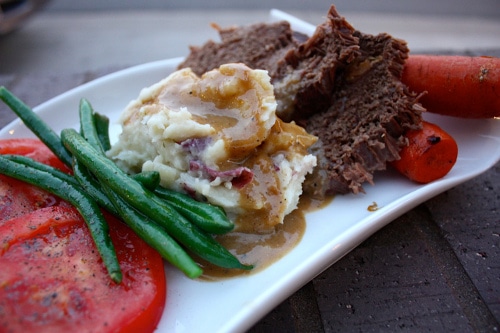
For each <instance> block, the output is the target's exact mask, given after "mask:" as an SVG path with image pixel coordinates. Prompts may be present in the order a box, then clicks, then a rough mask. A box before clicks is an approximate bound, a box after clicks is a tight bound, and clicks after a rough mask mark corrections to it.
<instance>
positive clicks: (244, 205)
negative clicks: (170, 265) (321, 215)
mask: <svg viewBox="0 0 500 333" xmlns="http://www.w3.org/2000/svg"><path fill="white" fill-rule="evenodd" d="M275 111H276V101H275V96H274V91H273V86H272V85H271V83H270V78H269V76H268V75H267V73H266V72H265V71H263V70H252V69H250V68H248V67H247V66H245V65H243V64H225V65H222V66H220V67H219V68H216V69H214V70H211V71H209V72H207V73H205V74H204V75H203V76H201V77H199V76H197V75H195V74H194V73H193V72H192V71H191V70H190V69H183V70H179V71H176V72H174V73H172V74H171V75H169V76H168V77H167V78H165V79H164V80H162V81H160V82H158V83H156V84H154V85H152V86H150V87H148V88H145V89H143V90H142V91H141V93H140V95H139V97H138V98H137V99H136V100H134V101H132V102H131V103H130V104H129V105H128V106H127V108H126V110H125V111H124V113H123V114H122V115H121V120H120V122H121V124H122V132H121V134H120V136H119V140H118V142H117V143H115V144H114V145H113V146H112V147H111V149H110V150H109V151H108V153H107V154H108V156H109V157H110V158H111V159H112V160H113V161H115V163H116V164H117V165H118V166H120V167H121V168H122V169H123V170H125V171H126V172H128V173H138V172H141V171H158V172H159V173H160V178H161V181H160V184H161V185H162V186H163V187H166V188H170V189H173V190H176V191H180V192H184V193H188V194H190V195H193V196H195V197H198V198H199V199H200V200H206V201H208V202H209V203H212V204H215V205H218V206H220V207H222V208H224V210H225V211H226V213H227V214H228V215H229V217H230V218H231V219H232V220H234V221H235V223H236V229H237V230H239V231H243V230H245V231H249V232H269V231H271V230H272V229H273V228H274V226H276V225H278V224H281V223H282V222H283V219H284V217H285V216H286V215H287V214H289V213H290V212H291V211H293V210H294V209H296V207H297V203H298V200H299V196H300V194H301V193H302V182H303V181H304V178H305V175H306V174H308V173H310V172H311V171H312V170H313V168H314V166H315V165H316V157H315V156H313V155H312V154H309V153H308V152H307V149H308V148H309V147H310V146H311V145H312V144H313V143H314V142H315V141H316V138H315V137H314V136H312V135H310V134H308V133H306V132H305V131H304V129H303V128H301V127H299V126H297V125H296V124H294V123H285V122H283V121H281V120H280V119H279V118H277V117H276V113H275Z"/></svg>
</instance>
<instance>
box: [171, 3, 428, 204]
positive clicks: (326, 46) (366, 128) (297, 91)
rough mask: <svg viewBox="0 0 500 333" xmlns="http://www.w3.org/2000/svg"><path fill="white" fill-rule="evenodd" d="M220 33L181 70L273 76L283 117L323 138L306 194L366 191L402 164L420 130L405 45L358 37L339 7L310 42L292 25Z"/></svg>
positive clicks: (380, 37) (390, 39) (385, 36)
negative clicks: (408, 141) (226, 69)
mask: <svg viewBox="0 0 500 333" xmlns="http://www.w3.org/2000/svg"><path fill="white" fill-rule="evenodd" d="M218 30H219V34H220V36H221V42H220V43H216V42H213V41H209V42H207V43H206V44H205V45H203V46H201V47H192V48H191V53H190V55H189V56H188V57H187V58H186V60H185V61H184V62H183V63H182V64H181V65H180V66H179V67H180V68H184V67H191V68H192V69H193V70H194V71H195V73H197V74H198V75H201V74H203V73H204V72H206V71H208V70H211V69H213V68H216V67H218V66H220V65H221V64H224V63H228V62H243V63H245V64H246V65H248V66H249V67H252V68H259V69H266V70H268V72H269V74H270V76H271V82H272V83H273V85H274V89H275V95H276V99H277V102H278V110H277V113H278V116H279V117H281V118H282V119H284V120H287V121H289V120H294V121H296V122H298V123H299V124H301V125H303V126H304V127H305V128H306V130H307V131H308V132H310V133H312V134H314V135H316V136H318V137H319V140H318V143H317V144H316V145H315V146H314V153H315V154H316V155H317V157H318V160H319V166H318V167H316V169H315V170H316V171H315V174H314V176H313V177H311V178H310V179H308V181H307V183H306V185H305V188H304V190H305V191H309V192H313V193H316V194H319V195H325V194H335V193H351V192H352V193H360V192H363V191H364V190H363V183H366V182H368V183H373V173H374V171H376V170H382V169H385V167H386V162H388V161H392V160H395V159H397V158H399V153H398V152H399V150H400V147H401V146H402V145H403V144H405V139H404V136H403V134H404V132H405V131H406V130H407V129H410V128H417V127H419V126H420V123H421V112H422V111H423V108H422V107H421V106H420V104H418V96H415V95H414V94H412V93H410V92H409V91H408V90H407V87H406V86H405V85H403V84H402V83H401V81H400V77H401V73H402V69H403V66H404V62H405V59H406V58H407V57H408V52H409V50H408V48H407V45H406V43H405V42H404V41H401V40H398V39H395V38H393V37H391V36H390V35H388V34H380V35H377V36H372V35H368V34H363V33H361V32H359V31H357V30H356V29H354V28H353V27H352V26H351V25H350V24H349V23H348V22H347V21H346V20H345V19H344V18H343V17H341V16H340V15H339V14H338V13H337V11H336V9H335V7H334V6H332V7H331V8H330V10H329V12H328V15H327V19H326V20H325V22H324V23H323V24H321V25H319V26H318V27H317V28H316V30H315V32H314V34H313V35H312V36H311V37H309V38H305V39H304V38H303V36H298V35H296V34H294V33H293V32H292V31H291V29H290V26H289V24H288V23H287V22H279V23H272V24H265V23H259V24H254V25H250V26H247V27H232V28H228V29H220V28H218Z"/></svg>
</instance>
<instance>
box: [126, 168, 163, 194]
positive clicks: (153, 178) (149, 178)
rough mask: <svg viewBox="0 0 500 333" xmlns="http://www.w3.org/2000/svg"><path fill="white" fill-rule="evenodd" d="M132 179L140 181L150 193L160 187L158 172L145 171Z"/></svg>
mask: <svg viewBox="0 0 500 333" xmlns="http://www.w3.org/2000/svg"><path fill="white" fill-rule="evenodd" d="M131 178H132V179H134V180H136V181H138V182H139V183H141V184H142V186H144V187H146V188H147V189H148V190H150V191H154V190H155V189H156V188H157V187H158V186H160V173H159V172H158V171H143V172H139V173H136V174H134V175H132V176H131Z"/></svg>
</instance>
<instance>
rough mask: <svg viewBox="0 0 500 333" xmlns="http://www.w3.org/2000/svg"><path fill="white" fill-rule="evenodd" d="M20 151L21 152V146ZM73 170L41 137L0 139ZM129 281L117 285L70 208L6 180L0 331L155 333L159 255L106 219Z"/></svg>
mask: <svg viewBox="0 0 500 333" xmlns="http://www.w3.org/2000/svg"><path fill="white" fill-rule="evenodd" d="M18 148H19V149H18ZM0 153H1V154H12V153H15V154H22V155H26V156H29V157H31V158H33V159H35V160H38V161H42V162H44V163H47V164H50V165H53V166H56V167H58V168H60V169H61V170H65V171H68V169H67V168H66V167H65V166H64V165H63V164H62V163H61V162H60V161H59V160H58V159H57V158H56V157H55V156H54V155H53V154H52V153H51V152H50V151H49V150H48V148H47V147H45V146H44V145H43V144H42V143H41V142H40V141H38V140H36V139H14V140H2V141H0ZM106 219H107V220H108V222H109V224H110V234H111V239H112V240H113V244H114V245H115V247H116V252H117V256H118V260H119V262H120V266H121V269H122V272H123V282H122V283H121V284H115V283H114V282H113V281H112V280H111V279H110V278H109V276H108V274H107V271H106V269H105V267H104V265H103V263H102V261H101V259H100V257H99V254H98V253H97V251H96V248H95V246H94V243H93V240H92V238H91V236H90V233H89V231H88V228H87V226H86V224H85V222H84V221H83V218H82V217H81V216H80V214H79V213H78V211H77V210H76V209H75V208H73V207H72V206H71V205H69V204H68V203H66V202H65V201H63V200H60V199H59V198H57V197H54V196H52V195H51V194H49V193H46V192H44V191H42V190H40V189H37V188H36V187H34V186H31V185H29V184H25V183H23V182H20V181H17V180H15V179H12V178H10V177H6V176H3V175H1V176H0V266H1V267H2V269H1V270H0V332H51V333H52V332H71V331H76V332H152V331H154V329H155V328H156V326H157V324H158V322H159V320H160V317H161V314H162V313H163V309H164V306H165V301H166V281H165V271H164V267H163V260H162V258H161V257H160V255H159V254H158V253H157V252H156V251H154V250H153V249H152V248H151V247H149V246H148V245H147V244H146V243H144V242H143V241H142V240H141V239H140V238H139V237H138V236H136V235H135V234H134V233H133V232H132V231H131V230H130V229H129V228H128V227H127V226H126V225H125V224H123V223H122V222H121V221H119V220H117V219H116V218H114V217H112V216H110V215H108V214H107V215H106Z"/></svg>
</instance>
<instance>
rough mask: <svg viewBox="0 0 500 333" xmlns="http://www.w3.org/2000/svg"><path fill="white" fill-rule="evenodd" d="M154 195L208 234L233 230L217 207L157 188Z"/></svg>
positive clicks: (224, 214) (222, 211)
mask: <svg viewBox="0 0 500 333" xmlns="http://www.w3.org/2000/svg"><path fill="white" fill-rule="evenodd" d="M154 193H155V194H156V195H157V196H158V197H160V198H162V199H164V200H166V201H167V202H168V204H169V205H171V206H172V207H173V208H174V209H176V210H177V211H178V212H179V213H181V214H182V215H183V216H184V217H185V218H187V219H188V220H189V221H191V222H192V223H194V224H195V225H197V226H198V227H199V228H200V229H202V230H204V231H206V232H208V233H211V234H225V233H227V232H229V231H231V230H233V229H234V223H233V222H232V221H231V220H229V219H228V217H227V215H226V213H225V212H224V210H223V209H222V208H220V207H218V206H214V205H211V204H209V203H205V202H199V201H196V200H195V199H193V198H191V197H190V196H188V195H186V194H183V193H180V192H176V191H172V190H169V189H166V188H164V187H157V188H156V189H155V191H154Z"/></svg>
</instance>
